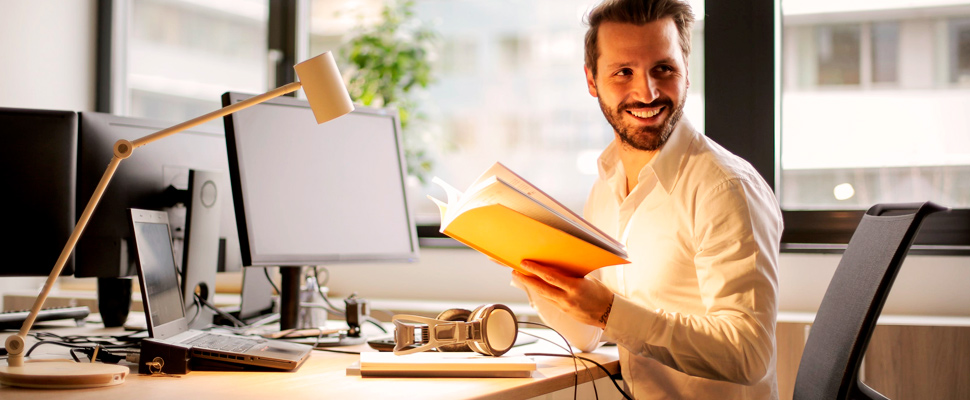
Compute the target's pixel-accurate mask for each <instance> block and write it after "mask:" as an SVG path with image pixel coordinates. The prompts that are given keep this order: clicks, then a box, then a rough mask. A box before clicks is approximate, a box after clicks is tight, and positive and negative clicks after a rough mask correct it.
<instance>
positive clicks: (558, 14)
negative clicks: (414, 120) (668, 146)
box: [310, 0, 704, 224]
mask: <svg viewBox="0 0 970 400" xmlns="http://www.w3.org/2000/svg"><path fill="white" fill-rule="evenodd" d="M597 3H598V1H594V0H528V1H510V0H466V1H452V0H417V1H414V7H413V8H412V10H413V12H414V18H413V19H412V20H411V21H408V22H407V23H406V24H424V25H425V26H426V27H427V28H429V29H431V30H432V31H434V32H435V34H436V36H435V41H434V46H433V47H432V51H431V54H430V58H431V63H432V75H433V81H432V83H431V85H429V86H428V88H427V89H426V90H424V91H422V93H420V94H418V95H416V98H418V99H419V104H418V106H417V109H418V110H419V112H420V113H421V114H422V115H424V116H425V117H426V118H425V119H424V120H423V121H422V123H421V124H420V125H418V124H412V125H411V126H410V127H408V128H406V131H407V132H406V133H407V134H408V135H412V136H414V137H417V136H420V137H423V138H425V139H426V140H423V141H422V142H421V143H420V145H421V146H424V150H425V151H427V154H428V155H429V158H430V161H431V163H432V165H433V167H432V170H431V171H430V172H429V173H428V176H439V177H441V178H442V179H444V180H445V181H447V182H448V183H451V184H452V185H455V186H457V187H459V188H464V186H465V185H467V184H469V183H471V181H472V180H474V179H475V178H476V177H477V176H478V174H480V173H481V172H482V171H484V170H485V169H486V168H487V167H488V166H490V165H491V164H492V163H494V162H496V161H501V162H502V163H504V164H505V165H507V166H509V167H510V168H511V169H513V170H514V171H516V172H518V173H519V174H521V175H523V176H524V177H525V178H526V179H529V180H530V181H532V182H533V183H535V184H536V185H537V186H539V187H540V188H542V189H543V190H545V191H547V192H548V193H550V194H551V195H553V196H554V197H556V198H557V199H559V200H560V201H562V202H563V203H564V204H565V205H566V206H568V207H570V208H571V209H573V210H575V211H577V212H581V210H582V207H583V204H584V203H585V200H586V196H587V194H588V192H589V189H590V187H591V186H592V183H593V181H594V179H595V177H596V173H597V172H596V171H597V167H596V158H597V157H598V156H599V153H600V151H602V150H603V148H605V147H606V145H607V144H608V143H609V142H610V141H611V140H612V139H613V133H612V128H611V127H610V126H609V125H608V124H607V122H606V120H605V119H604V118H603V115H602V112H601V111H600V109H599V106H598V105H597V102H596V99H595V98H593V97H591V96H590V95H589V93H588V90H587V88H586V81H585V77H584V75H583V37H584V35H585V32H586V25H585V24H584V21H583V17H584V15H585V14H586V13H587V12H588V10H589V8H590V7H592V6H593V5H595V4H597ZM694 3H697V4H695V12H696V13H697V15H698V19H699V20H698V22H697V24H696V25H695V31H694V34H693V40H694V48H693V52H692V54H691V58H690V60H689V67H690V72H689V73H690V78H691V86H690V92H689V94H688V100H687V103H686V106H685V114H686V116H687V118H688V119H690V120H691V121H692V123H694V125H695V126H697V127H699V129H701V130H703V127H704V95H703V93H704V91H703V88H704V79H703V76H702V74H703V43H704V37H703V4H702V2H694ZM311 4H312V6H311V7H312V11H311V15H312V19H311V24H310V32H311V40H310V47H311V50H310V53H313V54H315V53H319V52H321V51H325V50H335V51H336V52H338V53H339V52H340V50H341V49H342V48H344V47H346V46H347V44H348V41H350V40H352V39H353V37H354V35H355V34H356V33H357V32H359V31H360V28H362V27H363V28H364V30H366V28H367V26H373V25H375V24H379V23H381V22H382V18H385V16H383V15H382V7H383V5H384V4H386V3H385V2H383V1H361V2H354V3H349V2H343V1H336V0H314V1H313V2H312V3H311ZM391 4H393V2H391ZM347 70H348V71H349V70H350V69H347ZM411 128H414V129H411ZM426 181H427V180H426ZM420 190H421V191H422V192H423V193H434V194H435V195H439V194H438V193H437V192H436V191H437V190H439V189H438V188H437V187H435V186H433V185H431V184H428V183H425V184H424V185H421V186H420ZM415 205H416V206H417V208H416V211H417V214H418V215H417V217H418V222H419V223H424V224H436V223H437V219H438V211H437V208H436V207H435V205H434V204H433V203H432V202H431V201H428V200H427V199H426V198H425V196H424V195H423V194H421V195H419V196H416V201H415Z"/></svg>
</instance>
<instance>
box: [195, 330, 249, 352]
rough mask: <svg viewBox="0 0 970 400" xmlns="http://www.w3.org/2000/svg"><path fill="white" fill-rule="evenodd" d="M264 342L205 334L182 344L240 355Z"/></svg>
mask: <svg viewBox="0 0 970 400" xmlns="http://www.w3.org/2000/svg"><path fill="white" fill-rule="evenodd" d="M264 342H266V339H249V338H243V337H238V336H229V335H216V334H211V333H205V334H202V335H199V336H196V337H194V338H191V339H189V340H187V341H185V342H183V343H185V344H188V345H191V346H192V347H195V348H200V349H208V350H221V351H229V352H239V353H241V352H244V351H246V350H249V349H251V348H253V347H254V346H256V345H258V344H260V343H264Z"/></svg>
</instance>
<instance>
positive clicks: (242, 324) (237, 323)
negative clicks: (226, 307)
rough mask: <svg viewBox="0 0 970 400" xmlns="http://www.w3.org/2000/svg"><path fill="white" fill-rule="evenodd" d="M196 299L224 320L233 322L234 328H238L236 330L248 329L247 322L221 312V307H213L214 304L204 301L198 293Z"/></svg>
mask: <svg viewBox="0 0 970 400" xmlns="http://www.w3.org/2000/svg"><path fill="white" fill-rule="evenodd" d="M195 299H196V300H198V301H200V302H202V304H204V305H205V306H206V307H208V308H209V309H211V310H212V311H215V312H216V313H218V314H219V315H221V316H222V317H223V318H225V319H227V320H229V322H232V325H233V327H236V328H244V327H246V323H245V322H242V321H240V320H239V319H238V318H236V317H233V316H232V314H229V313H227V312H225V311H222V310H220V309H219V307H216V306H214V305H212V303H209V301H208V300H206V299H203V298H202V296H199V294H198V293H196V295H195Z"/></svg>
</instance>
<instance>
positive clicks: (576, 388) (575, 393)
mask: <svg viewBox="0 0 970 400" xmlns="http://www.w3.org/2000/svg"><path fill="white" fill-rule="evenodd" d="M518 323H519V324H525V325H535V326H539V327H543V328H546V329H549V330H551V331H553V332H555V333H556V334H557V335H559V338H560V339H562V341H563V342H564V343H566V349H567V350H569V354H571V355H572V356H573V357H574V358H573V368H575V369H576V373H575V374H574V375H573V399H574V400H575V399H576V398H577V396H578V392H579V362H577V361H576V358H575V357H576V355H575V354H573V348H572V347H570V346H569V341H568V340H566V337H565V336H563V335H562V334H561V333H559V331H557V330H555V329H552V327H551V326H549V325H546V324H543V323H539V322H529V321H518ZM545 340H547V341H549V343H553V342H552V341H551V340H549V339H545ZM553 344H555V343H553ZM593 386H594V387H595V385H593Z"/></svg>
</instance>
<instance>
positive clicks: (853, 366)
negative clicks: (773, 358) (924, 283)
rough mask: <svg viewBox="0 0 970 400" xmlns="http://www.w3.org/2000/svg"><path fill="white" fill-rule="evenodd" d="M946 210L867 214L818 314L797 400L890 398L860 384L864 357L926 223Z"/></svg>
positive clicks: (928, 206)
mask: <svg viewBox="0 0 970 400" xmlns="http://www.w3.org/2000/svg"><path fill="white" fill-rule="evenodd" d="M943 210H947V208H945V207H941V206H939V205H936V204H933V203H931V202H926V203H907V204H877V205H875V206H873V207H872V208H870V209H869V210H868V211H867V212H866V213H865V215H863V217H862V221H861V222H860V223H859V226H858V227H857V228H856V230H855V232H854V233H853V234H852V238H851V239H850V240H849V245H848V247H847V248H846V249H845V253H844V254H843V255H842V260H841V261H840V262H839V266H838V268H837V269H836V271H835V275H834V276H833V277H832V281H831V283H829V287H828V289H827V290H826V291H825V296H824V297H823V298H822V304H821V305H820V306H819V309H818V313H817V314H816V315H815V322H814V323H813V324H812V328H811V332H810V333H809V336H808V340H807V341H806V343H805V351H804V352H803V354H802V359H801V362H800V364H799V366H798V376H797V377H796V378H795V392H794V399H855V398H862V399H865V398H876V399H878V398H885V397H883V396H882V395H880V394H879V393H877V392H875V391H874V390H872V389H870V388H868V387H866V386H865V385H864V384H862V382H860V381H859V380H858V375H859V367H860V365H861V364H862V356H863V355H864V354H865V351H866V348H867V347H868V346H869V338H870V337H871V336H872V331H873V329H874V328H875V325H876V320H877V319H878V318H879V314H880V313H881V312H882V307H883V304H885V302H886V297H888V295H889V289H890V288H892V285H893V281H894V280H895V279H896V273H897V272H898V271H899V267H900V265H902V263H903V259H904V258H905V257H906V253H907V252H908V251H909V248H910V246H911V245H912V244H913V239H914V238H915V237H916V232H917V231H918V230H919V227H920V223H921V222H922V221H923V218H924V217H925V216H927V215H929V214H932V213H934V212H937V211H943ZM901 212H904V214H901V215H900V213H901Z"/></svg>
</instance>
